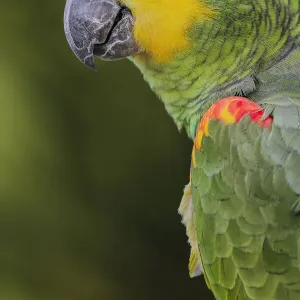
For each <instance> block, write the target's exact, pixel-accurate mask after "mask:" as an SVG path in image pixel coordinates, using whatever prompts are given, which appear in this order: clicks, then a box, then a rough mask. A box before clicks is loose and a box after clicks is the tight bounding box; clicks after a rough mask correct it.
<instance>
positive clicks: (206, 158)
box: [191, 97, 300, 300]
mask: <svg viewBox="0 0 300 300" xmlns="http://www.w3.org/2000/svg"><path fill="white" fill-rule="evenodd" d="M230 99H231V100H230ZM232 99H236V100H232ZM221 101H223V102H222V103H220V101H219V103H218V102H217V103H216V104H214V105H213V107H212V108H211V109H210V110H209V111H208V112H207V114H206V115H205V116H204V117H203V118H202V120H201V122H200V124H199V127H198V132H197V136H196V139H195V145H194V149H193V155H192V158H193V164H192V169H191V186H192V203H193V224H194V227H195V232H196V237H197V242H198V250H199V254H200V257H201V262H202V267H203V272H204V274H205V277H206V280H207V281H208V283H209V286H210V288H211V290H212V292H213V293H214V295H215V297H216V298H217V299H218V300H225V299H228V300H229V299H231V300H234V299H239V300H247V299H251V300H271V299H272V300H275V299H277V300H286V299H289V300H296V299H300V197H299V194H300V130H299V128H298V126H299V122H298V121H299V115H298V119H296V118H295V119H294V121H293V122H289V125H288V126H285V125H284V124H285V122H284V119H282V118H281V116H282V112H281V113H280V109H286V107H289V109H290V111H289V114H287V115H286V116H287V117H288V116H289V115H290V113H291V110H292V112H293V114H292V115H293V116H294V115H295V114H296V112H297V111H298V107H297V106H296V105H294V104H293V103H292V102H291V101H290V102H289V105H283V106H281V107H279V108H278V109H279V111H277V115H276V114H275V116H274V120H273V119H272V118H271V117H267V118H264V119H263V121H262V115H263V111H262V110H261V107H260V106H258V105H257V104H255V103H254V102H252V101H249V100H246V99H245V98H238V97H232V98H227V99H223V100H221ZM286 103H287V102H286ZM267 107H270V106H267ZM272 109H273V110H274V107H273V108H272ZM291 118H292V116H291ZM295 120H296V121H295ZM286 122H287V121H286Z"/></svg>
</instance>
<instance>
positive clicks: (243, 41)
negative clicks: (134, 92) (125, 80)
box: [133, 4, 299, 138]
mask: <svg viewBox="0 0 300 300" xmlns="http://www.w3.org/2000/svg"><path fill="white" fill-rule="evenodd" d="M282 5H284V4H282ZM250 8H252V7H250ZM275 9H281V11H282V8H280V7H275V8H274V10H275ZM274 10H272V12H273V13H276V12H274ZM241 11H242V13H241V14H245V15H241V14H239V15H236V16H234V15H233V16H232V18H235V19H236V20H238V21H239V22H238V21H236V22H233V21H234V19H229V18H228V17H226V18H225V17H224V18H223V17H222V16H221V17H220V20H218V21H214V22H206V23H203V24H200V25H199V27H197V28H194V29H195V30H192V31H191V32H190V39H191V43H190V48H189V49H188V50H187V51H185V52H184V53H180V54H177V56H176V57H175V58H174V59H172V60H171V61H170V62H168V63H167V64H164V65H161V64H157V63H155V62H153V60H152V59H151V57H149V56H147V54H140V55H137V56H136V57H134V59H133V61H134V63H135V64H136V65H137V66H138V68H139V69H140V70H141V71H142V73H143V75H144V78H145V80H146V81H147V82H148V83H149V85H150V87H151V88H152V89H153V91H154V92H155V93H156V94H157V95H158V96H159V97H160V98H161V99H162V101H163V103H164V104H165V107H166V110H167V112H168V113H169V114H170V115H171V116H172V118H173V119H174V121H175V123H176V124H177V126H178V128H182V127H183V126H184V127H185V128H186V130H187V133H188V135H189V137H190V138H194V136H195V132H196V128H197V124H198V122H199V120H200V118H201V117H202V115H203V114H204V112H205V111H206V110H207V109H208V107H209V106H211V105H212V103H213V102H215V101H217V100H219V99H222V98H225V97H228V96H234V95H244V96H247V95H248V94H249V93H251V92H252V91H253V90H255V88H256V86H255V79H254V77H255V76H256V74H259V73H260V72H262V71H265V70H267V69H269V68H270V67H271V66H274V65H275V64H276V63H278V62H279V61H281V60H282V59H284V58H285V57H287V56H288V55H289V54H290V53H291V52H292V51H293V50H294V49H295V44H296V39H297V38H298V34H297V33H298V32H299V25H298V24H299V22H298V19H297V20H296V21H295V22H294V23H293V24H294V25H295V26H294V28H292V27H291V25H289V24H291V23H288V22H286V24H287V25H286V24H276V22H275V21H274V22H273V23H270V24H269V23H268V20H269V19H271V18H272V19H274V16H273V15H272V16H271V15H270V16H269V15H268V12H266V11H264V10H263V8H261V11H259V9H249V10H248V8H247V6H245V7H244V6H243V10H241ZM259 13H261V18H260V21H257V23H255V22H250V24H249V22H246V21H245V22H243V20H245V18H249V19H251V17H253V19H255V18H257V16H256V15H257V14H259ZM251 14H253V16H252V15H251ZM222 18H223V19H222ZM293 18H294V15H293V17H291V22H292V21H293ZM261 20H264V21H265V22H267V23H266V24H267V25H268V26H269V27H268V26H267V27H262V25H261ZM284 20H285V19H283V22H285V21H284ZM276 21H277V20H276ZM278 21H280V19H278ZM280 22H281V21H280ZM264 24H265V23H264ZM264 26H265V25H264ZM193 41H195V42H194V43H193Z"/></svg>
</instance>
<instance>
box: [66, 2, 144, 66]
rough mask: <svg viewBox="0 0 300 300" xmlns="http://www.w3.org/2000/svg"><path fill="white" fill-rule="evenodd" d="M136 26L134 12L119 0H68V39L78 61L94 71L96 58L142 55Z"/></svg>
mask: <svg viewBox="0 0 300 300" xmlns="http://www.w3.org/2000/svg"><path fill="white" fill-rule="evenodd" d="M133 26H134V18H133V16H132V15H131V13H130V11H129V10H128V9H127V8H125V7H122V6H121V5H120V4H118V3H117V1H116V0H67V3H66V6H65V13H64V27H65V34H66V38H67V40H68V43H69V45H70V47H71V49H72V51H73V52H74V54H75V55H76V56H77V58H78V59H79V60H80V61H81V62H82V63H84V64H85V65H86V66H88V67H90V68H92V69H95V63H94V55H95V56H98V57H100V58H102V59H104V60H116V59H121V58H125V57H128V56H131V55H133V54H136V53H139V52H141V48H140V47H139V46H138V44H137V43H136V42H135V39H134V35H133Z"/></svg>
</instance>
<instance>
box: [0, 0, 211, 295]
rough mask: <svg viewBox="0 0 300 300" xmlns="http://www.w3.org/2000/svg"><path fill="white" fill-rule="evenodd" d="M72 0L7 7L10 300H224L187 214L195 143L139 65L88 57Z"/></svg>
mask: <svg viewBox="0 0 300 300" xmlns="http://www.w3.org/2000/svg"><path fill="white" fill-rule="evenodd" d="M64 4H65V2H64V1H37V0H27V1H18V2H17V1H10V2H9V1H6V2H5V4H4V3H3V4H1V9H0V19H1V21H2V22H1V23H2V25H1V26H0V32H1V47H0V230H1V232H0V234H1V235H0V236H1V240H0V241H1V242H0V299H1V300H94V299H95V300H96V299H101V300H102V299H104V300H119V299H125V300H126V299H130V300H138V299H139V300H148V299H158V300H160V299H174V300H175V299H213V298H212V296H211V295H210V292H209V290H208V289H207V288H206V286H205V284H204V279H203V277H201V278H196V279H190V278H189V276H188V270H187V265H188V258H189V246H188V244H187V237H186V235H185V229H184V227H183V226H182V225H181V223H180V221H181V219H180V216H179V215H178V214H177V208H178V206H179V203H180V200H181V196H182V191H183V188H184V185H185V184H187V183H188V179H189V164H190V153H191V146H192V143H191V141H189V140H188V138H187V137H186V135H185V133H179V132H178V131H177V129H176V126H175V125H174V124H173V121H172V120H171V118H170V117H169V116H168V115H167V113H166V112H165V110H164V107H163V105H162V104H161V103H160V101H159V100H158V99H157V98H156V97H155V95H154V94H153V93H152V92H151V91H150V89H149V87H148V86H147V85H146V83H145V82H144V81H143V79H142V76H141V74H140V72H139V71H138V70H137V69H136V68H135V67H134V66H133V65H132V64H131V63H130V62H129V61H127V60H124V61H118V62H113V63H104V62H99V61H98V62H97V65H98V69H99V72H93V71H91V70H89V69H87V68H85V67H84V66H83V65H81V64H80V62H79V61H77V59H76V58H75V56H74V55H73V54H72V52H71V50H70V49H69V47H68V45H67V42H66V40H65V37H64V32H63V21H62V20H63V10H64Z"/></svg>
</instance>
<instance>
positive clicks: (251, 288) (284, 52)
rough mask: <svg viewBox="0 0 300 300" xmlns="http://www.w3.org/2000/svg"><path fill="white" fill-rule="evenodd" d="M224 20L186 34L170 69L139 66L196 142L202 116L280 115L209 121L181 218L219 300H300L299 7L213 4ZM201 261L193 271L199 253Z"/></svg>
mask: <svg viewBox="0 0 300 300" xmlns="http://www.w3.org/2000/svg"><path fill="white" fill-rule="evenodd" d="M206 2H207V3H208V4H210V5H212V6H213V7H215V8H216V10H217V12H218V14H217V16H216V17H215V18H214V20H212V21H210V22H209V21H203V22H200V23H197V24H195V26H194V27H193V28H192V29H191V30H190V31H189V33H188V34H189V38H190V39H191V40H192V47H191V48H190V49H189V50H188V51H185V52H184V53H178V55H177V57H176V58H174V59H173V60H172V61H171V62H170V63H168V64H166V65H157V64H155V63H153V61H152V60H151V59H149V60H147V59H145V60H144V61H138V62H135V63H136V64H137V65H138V67H139V68H140V69H141V70H142V72H143V74H144V76H145V79H146V80H147V81H148V82H149V84H150V86H151V87H152V89H153V90H154V91H155V92H156V93H157V94H158V95H159V96H160V97H161V99H162V101H163V102H164V104H165V106H166V109H167V111H168V112H169V114H170V115H171V116H172V117H173V119H174V120H175V122H176V124H177V125H178V127H179V128H181V127H182V126H185V128H186V129H187V132H188V134H189V136H190V137H191V138H194V137H195V132H196V128H197V125H198V122H199V120H200V119H201V117H202V116H203V114H204V113H205V111H206V110H207V109H208V108H209V107H210V106H211V105H212V104H213V103H214V102H215V101H216V100H219V99H221V98H225V97H227V96H233V95H244V96H246V97H247V98H250V99H252V100H253V101H255V102H257V103H259V104H260V105H261V106H262V107H263V108H264V109H265V115H272V116H273V118H274V119H273V124H272V126H271V128H270V129H266V128H263V127H260V126H259V125H257V124H254V123H253V122H251V121H250V119H249V117H248V116H245V117H244V118H243V119H242V120H241V121H240V122H239V123H236V124H232V125H224V124H223V123H221V122H220V121H211V122H210V125H209V132H210V136H209V137H204V139H203V146H202V149H201V150H199V151H196V153H195V156H196V165H197V167H195V168H194V167H192V169H191V189H192V200H191V204H189V207H190V211H189V212H188V210H187V209H186V207H188V205H187V204H186V202H187V201H188V198H187V197H186V196H184V198H183V202H182V204H181V207H180V212H181V213H182V214H183V215H184V218H183V222H184V223H185V224H186V225H187V233H188V235H189V241H190V243H191V246H192V260H191V261H192V264H190V267H191V268H193V269H192V270H190V274H191V275H194V274H196V275H197V274H198V273H199V272H198V269H199V265H200V264H202V268H203V273H204V276H205V279H206V281H207V283H208V286H209V287H210V288H211V290H212V292H213V294H214V295H215V297H216V299H218V300H299V299H300V48H299V37H300V25H299V9H300V1H299V0H290V1H287V0H251V1H250V0H246V1H238V0H230V1H214V0H207V1H206ZM195 244H196V245H198V250H199V253H200V256H201V259H199V265H198V266H197V265H195V263H194V262H195V252H197V249H196V250H195V248H197V246H196V247H195Z"/></svg>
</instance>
